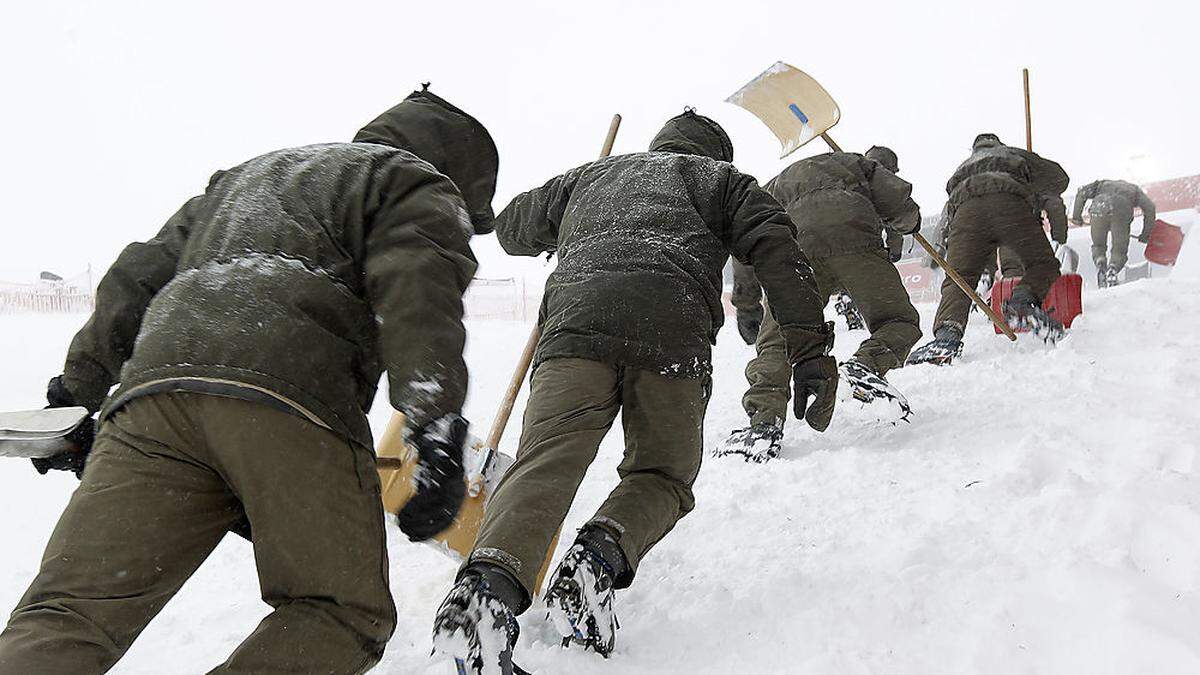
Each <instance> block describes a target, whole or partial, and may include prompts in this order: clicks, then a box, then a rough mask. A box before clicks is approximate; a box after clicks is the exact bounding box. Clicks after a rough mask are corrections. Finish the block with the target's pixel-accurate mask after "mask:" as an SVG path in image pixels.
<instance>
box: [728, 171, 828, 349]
mask: <svg viewBox="0 0 1200 675" xmlns="http://www.w3.org/2000/svg"><path fill="white" fill-rule="evenodd" d="M725 195H726V199H725V216H726V220H727V226H726V228H725V231H724V232H723V240H724V243H725V246H726V247H727V248H728V249H729V252H730V253H731V254H732V255H733V257H734V258H735V259H736V260H738V261H739V262H742V263H748V264H749V265H751V266H752V267H753V268H754V274H755V276H757V277H758V281H759V283H760V284H762V288H763V292H764V293H766V296H767V304H769V305H770V307H771V314H772V316H774V317H775V320H776V321H777V322H778V323H779V327H780V329H781V331H782V333H783V337H784V340H785V342H786V343H787V352H788V361H789V363H793V364H795V363H799V362H800V361H804V360H807V359H810V358H813V357H816V356H821V355H822V354H824V353H825V350H826V348H827V339H828V336H827V335H826V333H825V332H824V326H825V316H824V310H825V307H824V305H823V303H822V302H821V299H820V294H819V292H818V291H817V284H816V281H815V280H814V279H813V272H812V268H811V267H810V266H809V263H808V259H807V258H806V257H805V256H804V253H803V252H801V250H800V246H799V244H797V243H796V230H795V226H794V225H793V224H792V221H791V219H790V218H789V217H788V215H787V212H786V211H784V210H783V207H782V206H780V205H779V202H777V201H775V198H774V197H772V196H771V195H769V194H767V192H766V191H765V190H762V189H761V188H759V187H758V183H757V182H756V181H755V180H754V179H753V178H751V177H749V176H746V175H743V174H740V173H738V172H737V171H736V170H731V171H730V175H729V177H728V183H727V186H726V193H725Z"/></svg>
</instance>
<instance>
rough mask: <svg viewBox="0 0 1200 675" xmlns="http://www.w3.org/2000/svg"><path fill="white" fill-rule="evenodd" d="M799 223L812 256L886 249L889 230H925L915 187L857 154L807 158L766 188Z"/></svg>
mask: <svg viewBox="0 0 1200 675" xmlns="http://www.w3.org/2000/svg"><path fill="white" fill-rule="evenodd" d="M766 189H767V192H770V193H771V196H773V197H775V199H777V200H779V203H780V204H782V205H783V206H784V208H786V209H787V212H788V215H789V216H791V218H792V222H793V223H795V224H796V237H797V239H798V240H799V242H800V250H802V251H804V254H805V255H807V256H808V257H810V258H832V257H833V256H839V255H849V254H852V253H862V252H864V251H874V250H877V249H880V248H883V234H884V231H885V230H884V228H885V225H886V227H887V229H888V230H889V231H890V230H896V231H900V232H904V233H908V232H913V231H916V230H917V229H919V228H920V226H921V212H920V210H919V209H918V208H917V204H916V202H914V201H913V200H912V197H911V196H910V195H911V194H912V185H911V184H909V183H908V182H907V181H905V180H903V179H901V178H899V177H898V176H896V174H894V173H892V172H891V171H888V170H887V169H885V168H884V167H883V165H882V164H880V163H878V162H876V161H874V160H870V159H867V158H866V157H863V156H862V155H860V154H857V153H853V152H829V153H825V154H823V155H816V156H814V157H807V158H805V159H802V160H800V161H798V162H795V163H793V164H792V165H791V166H789V167H787V168H786V169H784V170H783V171H782V172H780V174H779V175H778V176H776V177H775V178H773V179H771V181H770V182H768V183H767V185H766Z"/></svg>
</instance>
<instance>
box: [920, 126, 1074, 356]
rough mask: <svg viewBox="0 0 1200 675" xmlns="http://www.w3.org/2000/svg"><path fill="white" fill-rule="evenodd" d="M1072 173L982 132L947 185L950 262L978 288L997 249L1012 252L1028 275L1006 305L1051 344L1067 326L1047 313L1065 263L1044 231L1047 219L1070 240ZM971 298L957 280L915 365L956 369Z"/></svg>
mask: <svg viewBox="0 0 1200 675" xmlns="http://www.w3.org/2000/svg"><path fill="white" fill-rule="evenodd" d="M1068 182H1069V179H1068V177H1067V173H1066V172H1065V171H1063V168H1062V167H1061V166H1059V165H1058V163H1056V162H1052V161H1050V160H1048V159H1045V158H1044V157H1041V156H1039V155H1037V154H1034V153H1032V152H1029V151H1027V150H1024V149H1021V148H1014V147H1011V146H1007V145H1004V144H1003V143H1001V142H1000V139H999V138H998V137H997V136H996V135H995V134H980V135H979V136H977V137H976V138H975V142H974V143H973V144H972V150H971V156H970V157H968V158H967V160H966V161H964V162H963V163H962V164H960V165H959V166H958V168H957V169H956V170H955V172H954V175H953V176H951V177H950V180H949V181H948V182H947V183H946V192H947V193H948V194H949V196H950V199H949V202H948V203H947V210H948V215H949V218H950V221H949V246H948V252H947V257H946V261H947V262H948V263H949V264H950V265H952V266H953V267H954V269H955V271H957V272H958V273H959V274H960V275H961V276H962V278H963V280H964V281H966V283H967V284H968V285H969V286H970V287H972V288H974V287H975V285H976V284H978V283H979V277H980V275H981V274H982V273H983V271H984V268H985V267H987V265H988V262H989V261H990V260H993V259H994V258H995V256H996V249H997V248H1000V247H1004V248H1007V249H1009V250H1010V251H1011V252H1012V253H1013V254H1015V255H1016V257H1017V258H1018V259H1019V260H1020V263H1021V265H1022V266H1023V267H1024V268H1025V269H1024V276H1022V277H1021V283H1019V284H1018V285H1017V287H1016V289H1014V291H1013V295H1012V299H1011V300H1009V302H1008V303H1006V306H1005V314H1006V316H1007V318H1008V320H1009V322H1010V323H1018V324H1024V325H1028V326H1029V327H1030V328H1032V329H1033V330H1034V332H1035V333H1036V334H1038V335H1041V336H1042V337H1044V338H1046V339H1056V338H1057V336H1058V335H1060V334H1061V331H1062V326H1061V324H1058V322H1056V321H1055V320H1054V319H1053V318H1051V317H1050V316H1048V315H1047V314H1046V313H1045V312H1044V311H1043V310H1042V308H1041V304H1042V299H1043V298H1044V297H1045V296H1046V291H1048V290H1049V289H1050V285H1051V284H1052V283H1054V280H1055V279H1057V278H1058V274H1059V272H1058V269H1059V263H1058V260H1057V259H1056V258H1055V257H1054V251H1053V249H1051V247H1050V242H1049V241H1047V240H1046V235H1045V233H1044V231H1043V230H1042V215H1041V214H1042V213H1043V212H1045V214H1046V217H1047V218H1048V219H1049V221H1050V236H1051V237H1052V238H1053V239H1054V241H1056V242H1059V243H1066V241H1067V209H1066V206H1065V205H1064V204H1063V201H1062V193H1063V190H1066V189H1067V183H1068ZM970 311H971V299H970V297H968V296H967V294H966V293H964V292H963V291H962V289H960V288H959V287H958V285H957V284H955V283H954V281H953V280H952V279H950V278H949V277H947V278H946V280H945V281H944V282H943V283H942V300H941V303H940V304H939V305H938V309H937V315H936V316H935V317H934V320H933V326H934V336H935V338H934V340H933V341H932V342H930V343H928V344H926V345H923V346H922V347H921V348H920V349H918V350H916V351H914V352H913V354H912V356H911V357H910V359H909V361H910V363H927V362H928V363H942V364H945V363H949V362H950V361H951V360H952V359H953V358H954V357H955V356H957V355H958V354H959V353H961V351H962V337H963V332H964V331H965V330H966V326H967V315H968V314H969V313H970Z"/></svg>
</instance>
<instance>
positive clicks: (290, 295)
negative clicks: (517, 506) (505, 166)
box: [0, 91, 497, 675]
mask: <svg viewBox="0 0 1200 675" xmlns="http://www.w3.org/2000/svg"><path fill="white" fill-rule="evenodd" d="M496 166H497V157H496V149H495V145H494V144H493V143H492V140H491V137H490V136H489V135H488V133H487V131H486V130H485V129H484V128H483V126H482V125H480V124H479V123H478V122H477V121H475V120H474V119H473V118H471V117H470V116H468V115H467V114H465V113H463V112H462V111H461V110H459V109H457V108H455V107H454V106H452V105H450V104H449V103H447V102H446V101H444V100H442V99H441V98H438V97H437V96H434V95H433V94H432V93H430V92H428V91H421V92H415V93H413V94H412V95H411V96H409V97H408V98H407V99H405V100H404V101H403V102H402V103H400V104H399V105H397V106H395V107H394V108H392V109H390V110H388V111H387V112H385V113H384V114H382V115H381V116H380V117H378V118H377V119H375V120H374V121H373V122H371V123H370V124H368V125H367V126H366V127H365V128H363V129H362V130H361V131H360V132H359V133H358V135H357V136H356V137H355V142H353V143H330V144H324V145H310V146H305V147H299V148H290V149H285V150H279V151H276V152H271V153H268V154H266V155H263V156H261V157H257V158H255V159H251V160H249V161H247V162H245V163H244V164H241V165H239V166H236V167H234V168H232V169H229V170H228V171H223V172H219V173H217V174H216V175H215V176H213V178H212V180H211V181H210V182H209V185H208V188H207V190H205V192H204V194H202V195H200V196H198V197H194V198H193V199H191V200H189V201H188V202H187V203H186V204H184V206H183V207H182V208H181V209H180V210H179V212H178V213H176V214H175V215H174V216H172V217H171V219H170V220H169V221H168V222H167V224H166V226H165V227H163V229H162V230H161V231H160V232H159V233H158V235H157V236H155V237H154V238H153V239H151V240H149V241H147V242H145V243H136V244H131V245H130V246H129V247H127V248H126V249H125V250H124V252H122V254H121V256H120V258H119V259H118V260H117V262H116V263H115V264H114V265H113V267H112V268H111V269H110V270H109V271H108V273H107V274H106V275H105V277H104V279H103V280H102V281H101V282H100V287H99V290H98V291H97V297H96V309H95V312H94V313H93V315H92V317H91V319H90V320H89V321H88V323H87V324H86V325H85V326H84V328H83V329H82V330H81V331H80V332H79V333H78V335H76V336H75V339H74V341H73V342H72V344H71V348H70V351H69V353H68V355H67V360H66V366H65V368H64V371H63V374H62V375H61V376H59V377H55V378H54V379H53V380H52V381H51V383H50V391H49V400H50V404H51V405H52V406H59V405H75V404H78V405H83V406H86V407H87V408H88V409H89V410H91V411H93V412H94V411H99V412H100V424H99V432H98V434H97V435H96V438H95V443H94V446H93V449H92V450H91V453H90V456H89V457H88V459H87V463H86V467H85V468H84V470H83V476H82V482H81V483H80V485H79V487H78V489H77V490H76V491H75V493H74V495H73V496H72V497H71V501H70V503H69V504H68V505H67V507H66V510H65V511H64V512H63V514H62V517H61V519H60V520H59V522H58V526H57V527H56V528H55V530H54V534H53V535H52V536H51V538H50V541H49V543H48V544H47V546H46V553H45V557H44V558H43V562H42V567H41V571H40V572H39V573H38V575H37V577H36V578H35V579H34V581H33V583H32V585H31V586H30V587H29V590H28V591H27V592H26V594H25V596H24V597H23V598H22V599H21V601H20V604H19V605H18V606H17V608H16V611H14V612H13V614H12V617H11V618H10V620H9V623H8V627H7V628H6V629H5V631H4V633H3V634H2V635H0V673H3V674H4V675H31V674H39V673H45V674H51V673H53V674H62V673H102V672H105V671H107V670H108V669H109V668H111V667H112V666H113V664H114V663H116V662H117V660H118V659H120V658H121V656H122V655H123V654H124V653H125V652H126V650H128V649H129V647H130V645H131V644H132V643H133V641H134V639H135V638H136V637H137V636H138V634H139V633H140V632H141V631H142V629H143V628H145V626H146V624H147V623H148V622H149V621H150V620H151V619H152V618H153V617H154V616H155V615H156V614H157V613H158V611H159V610H161V609H162V607H163V605H165V604H166V603H167V601H168V600H170V599H171V597H172V596H173V595H174V594H175V592H176V591H178V590H179V588H180V586H181V585H182V584H183V583H184V582H185V581H186V580H187V579H188V577H189V576H191V574H192V573H193V572H194V571H195V570H196V568H197V567H199V566H200V564H201V563H202V562H203V561H204V560H205V558H206V557H208V555H209V554H210V553H211V552H212V550H213V549H214V548H215V547H216V546H217V543H218V542H219V541H220V540H221V538H222V537H224V536H225V533H226V532H227V531H229V530H234V531H237V532H238V533H240V534H244V535H246V536H250V537H251V538H252V541H253V544H254V557H255V562H256V564H257V567H258V575H259V579H260V583H261V586H262V598H263V600H264V601H265V602H266V603H268V604H269V605H271V607H273V608H274V611H273V612H271V614H269V615H268V616H267V617H266V618H264V619H263V620H262V623H260V624H259V626H258V627H257V628H256V629H255V631H254V632H253V633H252V634H251V635H250V636H249V637H248V638H246V640H245V641H244V642H243V643H242V644H241V646H239V647H238V649H237V650H236V651H235V652H234V653H233V654H232V655H231V656H230V657H229V659H228V660H227V661H226V662H225V663H224V664H222V665H220V666H218V667H217V668H216V669H215V670H214V671H212V672H222V673H234V672H236V673H281V672H289V673H361V672H363V671H365V670H367V669H368V668H370V667H371V666H372V665H373V664H375V663H376V662H377V661H378V660H379V658H380V656H381V655H382V653H383V648H384V644H385V643H386V642H387V640H388V639H389V637H390V636H391V634H392V631H393V629H394V627H395V621H396V611H395V607H394V606H393V603H392V598H391V594H390V591H389V589H388V568H387V554H386V551H385V550H384V545H385V538H384V535H385V533H384V529H383V528H384V517H383V513H382V509H381V506H380V496H379V489H380V488H379V479H378V475H377V473H376V471H375V465H374V456H373V452H372V439H371V430H370V428H369V426H368V424H367V417H366V413H367V411H368V410H369V409H370V407H371V402H372V400H373V398H374V396H375V388H376V385H377V383H378V381H379V377H380V375H381V372H382V371H385V370H386V371H387V374H388V377H389V382H390V396H391V402H392V405H393V406H395V408H396V409H397V410H400V411H401V412H403V413H405V414H406V415H407V416H408V420H409V423H410V425H411V427H410V429H411V439H412V443H413V444H414V445H415V446H416V448H417V449H418V451H419V454H420V457H421V464H422V468H421V471H422V474H423V475H424V476H425V480H424V481H423V482H421V483H420V487H419V489H418V493H417V495H416V496H415V497H414V498H413V500H412V501H411V502H410V503H409V504H408V505H407V506H406V507H405V509H404V510H403V511H401V512H400V514H399V524H400V527H401V529H402V530H404V531H405V532H406V533H407V534H408V535H409V536H410V537H411V538H414V539H423V538H427V537H430V536H432V535H433V534H435V533H437V532H438V531H440V530H441V529H443V528H444V527H445V526H446V525H448V524H449V523H450V522H451V521H452V520H453V518H454V516H455V515H456V514H457V512H458V509H459V507H460V505H461V503H462V498H463V494H464V492H465V486H464V483H463V479H462V465H461V459H462V445H463V442H464V439H465V435H466V422H465V421H464V420H463V419H462V418H461V417H460V416H459V413H460V411H461V408H462V404H463V398H464V396H465V393H466V388H467V372H466V366H465V363H464V361H463V358H462V350H463V344H464V340H465V332H464V329H463V324H462V311H463V310H462V294H463V292H464V291H465V289H466V287H467V284H468V283H469V282H470V280H471V277H472V275H473V273H474V270H475V259H474V257H473V255H472V253H471V249H470V246H469V245H468V243H469V240H470V237H471V234H472V231H473V229H474V231H488V230H490V228H491V221H492V211H491V199H492V195H493V192H494V189H495V180H496ZM472 226H473V227H472ZM118 382H119V383H120V387H119V388H118V389H117V390H116V392H115V393H113V394H111V395H108V391H109V388H110V387H111V386H112V385H113V384H115V383H118ZM62 460H63V461H60V462H59V464H60V465H62V466H63V468H72V467H71V466H70V462H67V461H65V458H62ZM167 670H171V668H167Z"/></svg>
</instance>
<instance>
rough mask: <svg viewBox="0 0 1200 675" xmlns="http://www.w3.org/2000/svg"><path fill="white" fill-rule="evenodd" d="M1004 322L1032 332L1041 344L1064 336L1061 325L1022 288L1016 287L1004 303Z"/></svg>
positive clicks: (1031, 294)
mask: <svg viewBox="0 0 1200 675" xmlns="http://www.w3.org/2000/svg"><path fill="white" fill-rule="evenodd" d="M1004 320H1005V321H1007V322H1008V325H1010V326H1013V327H1014V328H1027V329H1029V330H1031V331H1033V334H1034V335H1036V336H1037V337H1040V338H1041V339H1042V341H1043V342H1048V343H1050V344H1054V343H1055V342H1058V340H1059V338H1061V337H1062V336H1063V335H1065V334H1066V329H1064V328H1063V325H1062V323H1061V322H1059V321H1058V319H1055V318H1054V317H1052V316H1050V314H1049V313H1047V312H1046V310H1045V309H1042V303H1041V302H1038V299H1037V298H1035V297H1033V292H1032V291H1030V290H1029V289H1028V288H1025V287H1024V286H1017V288H1016V289H1015V290H1013V294H1012V297H1011V298H1009V299H1008V300H1007V301H1005V303H1004Z"/></svg>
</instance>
